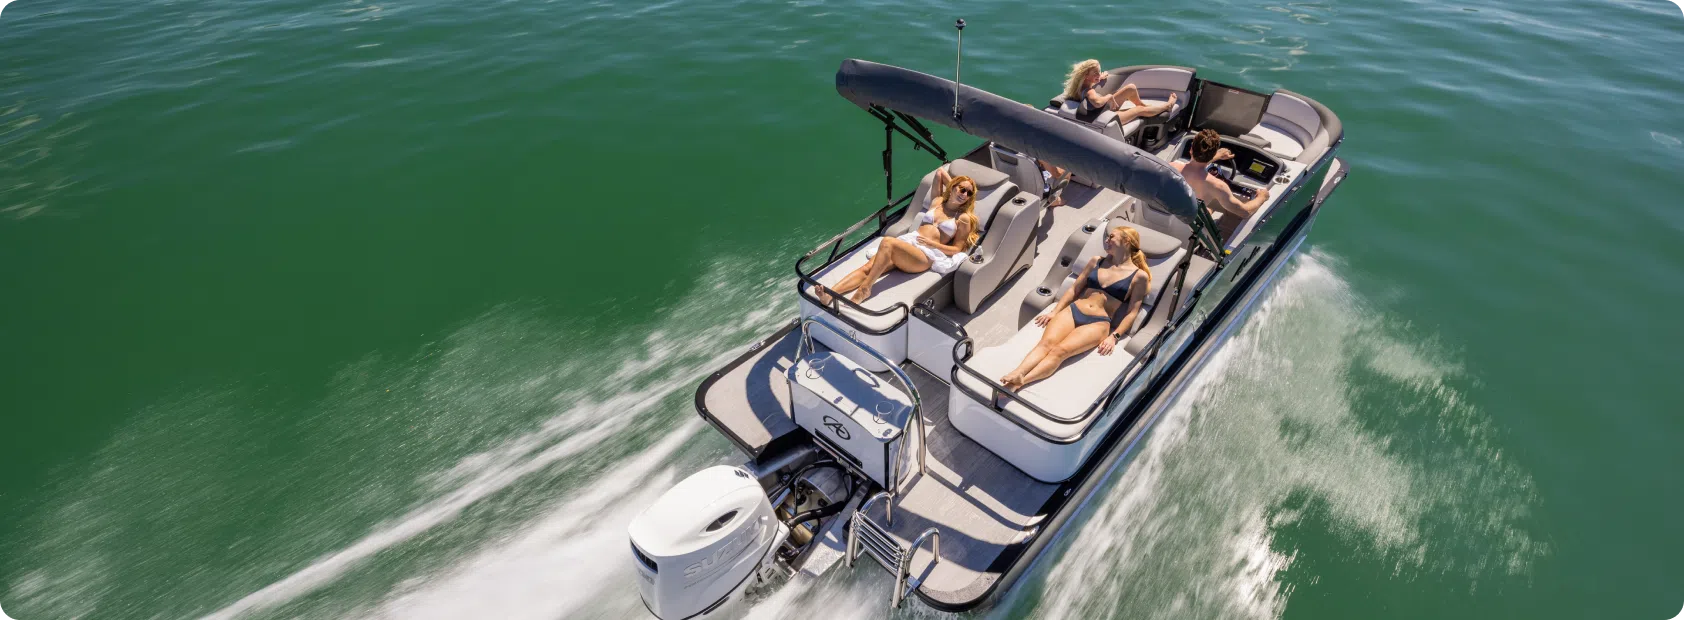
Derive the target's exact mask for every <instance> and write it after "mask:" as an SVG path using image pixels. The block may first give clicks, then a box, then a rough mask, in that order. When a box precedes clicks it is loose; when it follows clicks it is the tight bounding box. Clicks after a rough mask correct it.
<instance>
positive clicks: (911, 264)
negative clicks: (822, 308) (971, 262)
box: [813, 166, 982, 305]
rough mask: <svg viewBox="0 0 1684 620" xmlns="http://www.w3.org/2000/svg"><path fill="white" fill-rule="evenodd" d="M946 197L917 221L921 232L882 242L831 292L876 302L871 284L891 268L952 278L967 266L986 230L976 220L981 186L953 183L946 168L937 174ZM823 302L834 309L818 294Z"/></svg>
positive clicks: (968, 181) (959, 180)
mask: <svg viewBox="0 0 1684 620" xmlns="http://www.w3.org/2000/svg"><path fill="white" fill-rule="evenodd" d="M936 178H937V182H938V183H939V187H941V188H942V191H941V194H940V195H938V196H937V197H936V198H935V200H931V201H930V208H929V210H927V211H925V212H923V213H922V214H920V215H919V216H918V230H915V231H913V232H909V233H906V234H904V235H901V236H899V237H880V238H878V239H877V240H876V241H874V242H872V245H870V246H868V247H867V248H866V251H865V257H866V259H867V260H866V263H865V264H864V265H861V266H860V268H859V269H855V270H854V271H853V273H849V274H848V275H847V276H844V277H843V278H842V280H841V281H838V282H837V283H836V286H833V287H831V290H834V291H836V292H837V293H838V294H842V295H848V294H849V293H853V294H852V295H848V299H852V300H853V301H854V303H860V302H863V301H865V300H866V299H867V298H869V297H871V285H872V284H873V283H875V282H877V279H878V278H881V277H883V274H885V273H888V272H889V270H890V269H899V270H901V271H905V272H907V273H923V272H925V271H930V270H934V271H935V272H936V273H941V274H946V273H952V272H953V270H955V269H958V268H959V265H960V264H961V263H964V262H965V258H966V254H965V252H967V251H969V250H970V249H971V247H972V246H974V245H976V240H977V236H978V234H979V232H980V229H981V228H982V225H981V223H980V222H979V221H978V220H977V216H976V193H977V187H976V181H973V180H971V178H970V177H966V176H960V177H953V178H952V179H951V180H949V179H948V175H947V167H946V166H942V167H941V169H940V170H938V172H937V174H936ZM813 293H814V294H815V295H816V296H818V298H819V303H822V304H826V305H828V304H830V302H831V299H830V295H829V294H828V293H826V292H825V291H824V290H823V289H820V290H815V291H813Z"/></svg>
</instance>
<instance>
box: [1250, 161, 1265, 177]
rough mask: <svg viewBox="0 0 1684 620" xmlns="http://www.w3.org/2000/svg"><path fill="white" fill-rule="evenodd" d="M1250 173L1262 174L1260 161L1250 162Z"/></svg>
mask: <svg viewBox="0 0 1684 620" xmlns="http://www.w3.org/2000/svg"><path fill="white" fill-rule="evenodd" d="M1251 173H1252V174H1263V162H1260V161H1254V162H1251Z"/></svg>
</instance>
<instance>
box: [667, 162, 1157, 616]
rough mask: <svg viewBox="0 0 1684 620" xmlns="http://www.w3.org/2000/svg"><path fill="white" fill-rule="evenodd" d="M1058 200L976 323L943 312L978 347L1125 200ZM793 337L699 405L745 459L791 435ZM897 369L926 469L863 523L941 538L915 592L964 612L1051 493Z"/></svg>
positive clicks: (733, 370)
mask: <svg viewBox="0 0 1684 620" xmlns="http://www.w3.org/2000/svg"><path fill="white" fill-rule="evenodd" d="M1064 197H1065V200H1066V202H1067V203H1069V204H1067V205H1066V206H1062V207H1057V208H1054V209H1052V210H1051V211H1049V212H1048V213H1047V214H1046V215H1045V216H1043V217H1042V219H1041V222H1040V223H1039V225H1038V227H1037V229H1036V236H1035V239H1034V242H1033V243H1034V246H1035V247H1034V249H1033V251H1034V252H1035V256H1036V258H1035V260H1034V264H1033V265H1032V266H1031V267H1030V268H1029V269H1028V270H1027V271H1025V272H1024V275H1019V276H1017V278H1016V279H1015V280H1014V281H1011V282H1010V283H1009V284H1008V285H1007V286H1006V287H1003V288H1004V290H1003V291H1002V292H1001V293H1000V294H998V295H996V296H995V297H994V298H993V299H990V300H988V302H987V303H985V304H984V305H983V306H982V307H981V308H979V309H978V312H977V313H976V314H972V315H962V314H960V313H958V312H957V311H953V310H949V312H950V316H954V318H955V319H956V320H961V323H962V324H964V325H965V326H966V330H967V332H969V333H971V334H973V337H976V338H977V339H978V340H979V341H981V342H983V343H988V342H992V341H996V340H1003V339H1005V338H1007V337H1009V336H1010V335H1011V333H1012V332H1015V331H1016V330H1017V329H1018V328H1019V327H1021V326H1022V325H1023V323H1024V322H1026V321H1028V320H1029V318H1030V317H1027V316H1022V315H1021V308H1020V307H1021V303H1020V302H1021V301H1022V299H1023V297H1024V295H1026V294H1028V292H1029V291H1030V290H1032V289H1033V288H1034V287H1035V286H1036V285H1037V284H1038V283H1039V279H1040V274H1044V273H1046V272H1047V270H1048V269H1050V268H1051V266H1052V265H1051V261H1054V260H1056V255H1057V254H1058V250H1059V248H1060V247H1061V246H1062V245H1063V244H1064V242H1065V240H1066V239H1068V238H1069V236H1070V234H1071V233H1073V232H1075V231H1076V229H1077V228H1079V227H1081V226H1082V225H1083V224H1084V223H1086V222H1088V221H1091V220H1093V219H1095V218H1100V217H1106V216H1108V215H1111V214H1112V213H1113V212H1115V211H1117V209H1118V208H1119V207H1120V206H1122V205H1123V203H1124V202H1125V201H1126V200H1128V197H1127V196H1125V195H1123V194H1120V193H1118V192H1115V191H1111V190H1108V189H1095V188H1092V187H1087V186H1083V185H1076V184H1072V185H1071V186H1070V187H1068V188H1067V189H1066V190H1065V194H1064ZM800 336H801V334H800V332H799V331H797V330H795V329H794V324H793V323H792V324H791V325H788V326H785V327H784V328H782V329H781V330H780V331H778V332H777V333H776V334H773V335H772V336H771V337H769V338H768V339H767V340H764V341H762V342H760V343H757V344H756V345H755V346H754V347H752V348H751V350H750V351H749V352H748V353H746V354H745V355H744V356H743V357H742V358H740V359H739V360H738V361H737V362H736V363H733V364H732V365H731V366H729V367H727V368H726V369H724V370H722V371H720V372H719V373H716V374H715V375H714V376H713V377H710V378H709V382H710V383H709V384H707V385H704V387H703V389H702V390H701V393H700V395H699V397H698V400H697V405H699V406H700V407H701V408H702V409H703V411H704V413H705V415H704V417H708V418H710V421H712V422H714V424H715V425H716V426H718V427H719V428H720V431H722V432H723V433H724V434H726V435H727V436H729V437H730V438H731V439H732V440H733V441H734V442H735V443H736V444H737V445H738V446H739V447H741V448H742V449H743V450H744V451H746V452H748V453H749V454H750V455H752V456H759V455H760V454H761V453H762V452H764V451H766V449H767V447H768V446H769V445H770V444H771V443H772V442H773V441H774V440H777V439H778V438H780V437H784V436H786V435H790V434H791V433H793V432H794V431H796V430H798V427H797V426H796V425H795V423H794V422H793V421H792V416H791V413H790V394H789V384H788V381H787V380H786V379H785V378H784V372H785V371H786V370H788V369H789V367H790V366H791V365H792V364H793V363H794V361H795V354H796V345H797V342H798V340H799V339H800ZM819 346H822V345H819ZM902 367H903V369H904V370H905V371H906V373H907V375H908V376H909V377H911V378H912V381H913V385H914V386H915V387H916V388H917V390H918V394H919V396H920V398H921V400H922V410H921V411H922V415H923V416H924V420H925V425H926V430H927V433H928V442H929V443H928V453H927V456H928V458H927V461H926V465H927V468H928V469H927V470H926V471H924V472H923V473H922V474H920V473H918V472H917V470H916V469H914V470H913V472H912V473H911V475H909V476H907V478H906V480H905V481H904V482H903V483H902V484H901V488H900V489H899V490H898V492H897V493H896V495H895V498H894V501H893V507H892V508H893V510H892V512H893V519H892V521H889V522H885V521H884V520H883V515H882V514H881V513H880V512H878V510H876V509H873V514H871V515H870V516H871V517H872V519H873V520H874V521H877V522H878V523H879V524H880V525H882V526H884V528H885V529H886V530H887V531H888V532H889V533H890V535H891V536H893V537H895V538H896V539H897V541H898V542H899V543H900V544H901V545H902V546H903V547H905V546H909V545H910V543H911V541H912V539H914V538H916V537H917V536H918V534H919V533H921V532H923V531H924V530H925V529H928V528H930V527H935V528H937V529H938V530H940V532H941V552H942V553H941V555H942V558H941V561H940V562H934V563H932V562H931V555H932V554H931V552H930V549H929V547H928V546H925V547H923V548H921V549H919V550H918V551H916V552H915V553H914V555H913V557H912V561H911V570H912V576H913V578H915V579H918V580H920V581H921V585H920V588H919V589H920V591H921V592H922V593H923V594H924V595H925V596H927V597H929V598H931V599H933V600H936V601H941V602H944V603H948V604H952V605H962V604H965V603H970V602H973V601H975V600H976V599H978V598H980V597H982V596H983V595H984V594H986V593H987V592H988V591H989V589H990V587H991V586H993V584H994V583H995V582H996V581H998V580H999V579H1000V577H1001V576H1002V575H1003V574H1004V572H1005V571H1006V570H1007V569H1008V568H1010V563H1009V562H1007V561H1005V560H1006V559H1007V558H1002V555H1003V554H1004V552H1005V551H1006V550H1007V549H1008V548H1010V547H1011V546H1012V545H1017V544H1022V543H1025V542H1027V541H1028V540H1029V539H1030V538H1032V537H1033V536H1034V534H1035V533H1036V531H1037V528H1038V527H1039V526H1040V524H1041V522H1042V521H1044V520H1045V518H1046V511H1045V507H1046V506H1047V505H1048V503H1049V501H1048V500H1050V499H1051V498H1052V495H1053V493H1054V492H1055V491H1056V489H1057V488H1058V485H1055V484H1048V483H1044V482H1040V481H1037V480H1035V479H1034V478H1032V477H1030V476H1029V475H1027V474H1024V473H1023V472H1022V471H1019V470H1018V469H1017V468H1016V467H1013V466H1012V465H1011V464H1009V463H1007V462H1006V461H1005V460H1003V459H1001V458H1000V457H998V456H996V455H995V454H994V453H993V452H990V451H989V450H988V449H986V448H984V447H982V446H981V445H978V444H977V443H976V442H974V441H972V440H971V439H970V438H968V437H965V436H964V435H963V434H962V433H960V432H959V431H958V430H957V429H955V428H954V427H953V425H952V424H950V423H949V422H948V418H947V413H948V406H947V405H948V403H947V401H948V397H949V392H950V390H949V387H948V384H947V382H946V378H945V377H936V376H934V375H932V374H930V373H929V372H927V371H925V370H924V369H922V368H919V367H918V366H916V365H915V364H911V363H906V364H903V365H902ZM885 379H887V377H886V376H885ZM800 435H801V434H800V433H795V434H794V435H793V436H797V437H798V436H800ZM862 560H863V558H862Z"/></svg>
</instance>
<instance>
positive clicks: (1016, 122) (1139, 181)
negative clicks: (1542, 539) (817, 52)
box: [836, 59, 1199, 224]
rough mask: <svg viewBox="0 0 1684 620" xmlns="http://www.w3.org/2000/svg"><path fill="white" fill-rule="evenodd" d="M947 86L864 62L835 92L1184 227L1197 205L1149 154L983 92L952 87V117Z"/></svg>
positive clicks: (839, 78)
mask: <svg viewBox="0 0 1684 620" xmlns="http://www.w3.org/2000/svg"><path fill="white" fill-rule="evenodd" d="M953 89H954V84H953V82H952V81H951V80H945V79H942V78H938V77H936V76H933V75H929V74H926V73H919V72H917V71H912V70H909V69H902V68H900V67H894V66H890V65H884V64H878V63H875V62H868V61H864V60H855V59H849V60H844V61H842V67H841V68H840V69H837V70H836V92H839V93H841V94H842V96H843V97H844V98H846V99H847V100H849V101H852V102H854V105H858V106H860V107H862V108H866V109H868V110H869V109H870V108H871V107H872V106H880V107H883V108H888V109H890V110H898V111H900V112H902V113H904V114H907V115H910V116H916V117H918V118H921V119H924V120H928V121H934V122H937V123H941V124H943V125H946V126H948V127H952V128H954V129H957V130H959V131H963V132H965V133H967V134H970V135H973V136H976V137H978V138H982V139H984V140H989V141H993V142H998V143H1000V144H1003V145H1005V146H1008V147H1011V148H1013V149H1017V150H1018V151H1021V152H1023V153H1026V154H1028V155H1030V156H1032V157H1035V158H1037V159H1044V160H1047V161H1048V162H1051V163H1054V164H1057V165H1059V166H1062V167H1064V168H1066V169H1068V170H1070V171H1071V172H1074V173H1076V174H1079V175H1081V176H1082V177H1083V178H1086V179H1089V180H1091V181H1093V182H1094V183H1097V184H1099V185H1102V186H1105V187H1109V188H1111V189H1114V190H1117V191H1119V192H1123V193H1125V194H1128V195H1130V196H1134V197H1135V198H1139V199H1140V200H1142V201H1145V202H1146V203H1147V204H1149V205H1151V206H1154V207H1157V208H1158V209H1159V210H1161V211H1166V212H1168V213H1170V214H1172V215H1174V216H1176V217H1178V218H1181V220H1182V221H1185V222H1187V223H1188V224H1192V223H1193V222H1194V221H1195V220H1196V219H1197V217H1198V212H1199V203H1198V199H1197V198H1194V197H1193V189H1192V188H1190V187H1188V186H1187V182H1186V181H1183V180H1182V178H1181V174H1180V173H1178V172H1176V171H1175V169H1173V168H1170V166H1169V164H1168V163H1166V162H1164V161H1163V160H1161V159H1158V158H1157V157H1155V156H1153V155H1152V154H1150V153H1147V152H1145V151H1142V150H1140V149H1138V148H1135V147H1132V146H1129V145H1128V144H1125V143H1123V142H1121V141H1119V140H1116V139H1114V138H1110V137H1107V136H1104V135H1102V134H1100V133H1099V132H1097V131H1093V130H1090V129H1087V128H1085V127H1082V126H1081V125H1077V124H1076V123H1073V122H1071V121H1068V120H1065V119H1062V118H1059V117H1057V116H1054V115H1052V114H1047V113H1046V112H1043V111H1041V110H1038V109H1035V108H1033V107H1030V106H1027V105H1024V104H1022V103H1018V102H1016V101H1012V100H1010V99H1007V98H1005V97H1001V96H999V95H996V94H994V93H990V92H988V91H984V90H980V89H976V88H972V87H970V86H960V87H959V109H960V110H961V111H962V114H960V115H959V116H958V118H955V117H954V114H953Z"/></svg>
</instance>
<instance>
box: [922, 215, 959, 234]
mask: <svg viewBox="0 0 1684 620" xmlns="http://www.w3.org/2000/svg"><path fill="white" fill-rule="evenodd" d="M935 221H936V212H935V211H925V212H924V217H923V222H924V223H925V224H934V223H935ZM936 230H939V231H941V236H943V237H951V236H953V233H955V232H957V231H958V230H959V220H957V219H952V220H947V221H945V222H942V223H940V224H936Z"/></svg>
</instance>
